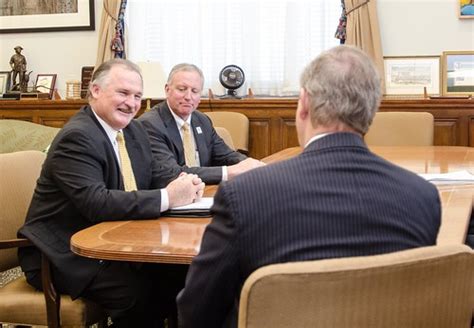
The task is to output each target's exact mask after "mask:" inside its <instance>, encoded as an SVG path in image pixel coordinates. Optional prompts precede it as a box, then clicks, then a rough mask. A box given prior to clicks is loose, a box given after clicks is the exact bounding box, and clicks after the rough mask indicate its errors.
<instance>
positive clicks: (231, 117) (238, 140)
mask: <svg viewBox="0 0 474 328" xmlns="http://www.w3.org/2000/svg"><path fill="white" fill-rule="evenodd" d="M205 114H206V115H207V116H208V117H209V118H210V119H211V121H212V124H213V125H214V126H220V127H223V128H226V129H227V131H229V133H230V135H231V136H232V141H233V144H234V146H235V149H237V150H240V151H243V152H248V150H249V119H248V117H247V116H245V115H244V114H241V113H236V112H206V113H205Z"/></svg>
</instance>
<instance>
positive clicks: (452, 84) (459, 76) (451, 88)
mask: <svg viewBox="0 0 474 328" xmlns="http://www.w3.org/2000/svg"><path fill="white" fill-rule="evenodd" d="M443 95H446V96H448V95H474V51H444V52H443Z"/></svg>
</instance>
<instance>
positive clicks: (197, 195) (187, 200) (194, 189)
mask: <svg viewBox="0 0 474 328" xmlns="http://www.w3.org/2000/svg"><path fill="white" fill-rule="evenodd" d="M204 187H205V184H204V182H202V180H201V178H200V177H198V176H197V175H196V174H188V173H184V172H183V173H181V174H180V175H179V176H178V178H176V179H175V180H173V181H171V182H170V183H169V184H168V186H166V191H167V192H168V197H169V207H170V208H172V207H176V206H182V205H187V204H191V203H192V202H196V201H199V200H200V199H201V197H202V195H203V193H204Z"/></svg>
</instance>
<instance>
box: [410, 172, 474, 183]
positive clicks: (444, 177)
mask: <svg viewBox="0 0 474 328" xmlns="http://www.w3.org/2000/svg"><path fill="white" fill-rule="evenodd" d="M419 176H420V177H422V178H423V179H425V180H427V181H430V182H432V183H434V184H474V174H472V173H470V172H469V171H467V170H462V171H455V172H449V173H423V174H419Z"/></svg>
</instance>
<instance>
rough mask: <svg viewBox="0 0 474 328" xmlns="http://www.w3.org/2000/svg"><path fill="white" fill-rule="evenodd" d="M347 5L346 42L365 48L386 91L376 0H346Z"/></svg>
mask: <svg viewBox="0 0 474 328" xmlns="http://www.w3.org/2000/svg"><path fill="white" fill-rule="evenodd" d="M344 3H345V5H346V15H347V26H346V44H348V45H354V46H357V47H359V48H360V49H362V50H364V51H365V52H366V53H367V54H368V55H369V56H370V57H371V58H372V59H373V61H374V62H375V65H376V66H377V68H378V69H379V72H380V77H381V79H382V90H383V91H384V92H385V74H384V65H383V53H382V43H381V39H380V29H379V20H378V15H377V3H376V0H344Z"/></svg>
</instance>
